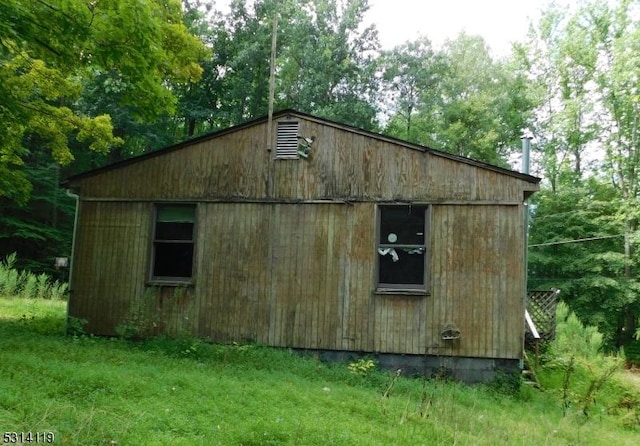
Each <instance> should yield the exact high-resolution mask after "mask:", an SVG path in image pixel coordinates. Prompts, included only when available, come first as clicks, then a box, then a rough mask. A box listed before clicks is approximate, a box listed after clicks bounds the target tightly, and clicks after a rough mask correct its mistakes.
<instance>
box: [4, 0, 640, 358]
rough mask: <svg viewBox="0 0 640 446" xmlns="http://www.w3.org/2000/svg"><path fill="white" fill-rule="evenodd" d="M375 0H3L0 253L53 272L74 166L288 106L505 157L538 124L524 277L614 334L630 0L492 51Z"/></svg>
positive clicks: (535, 27) (551, 15)
mask: <svg viewBox="0 0 640 446" xmlns="http://www.w3.org/2000/svg"><path fill="white" fill-rule="evenodd" d="M367 8H368V5H367V0H342V1H340V0H255V1H250V2H249V1H245V0H234V1H233V2H232V3H231V8H230V10H229V11H228V12H227V13H225V14H222V13H221V12H219V11H216V10H215V9H214V8H213V7H212V6H211V5H210V4H209V3H207V2H206V1H202V0H183V1H182V2H181V1H179V0H139V1H136V2H130V1H129V0H97V1H88V0H57V1H50V0H5V1H3V5H2V7H0V122H2V125H1V126H0V256H2V257H4V256H6V255H7V254H9V253H12V252H17V253H18V259H19V262H20V266H21V267H22V268H26V269H30V270H32V271H37V272H40V271H44V272H48V273H50V274H55V275H58V276H61V277H62V278H64V274H65V270H64V269H61V270H56V269H54V258H55V257H59V256H63V257H69V256H70V254H71V239H72V232H73V219H74V209H75V202H74V200H73V199H72V198H71V197H69V196H67V194H66V193H65V190H64V189H62V188H60V187H59V184H60V182H61V181H62V180H63V179H64V178H65V177H67V176H68V175H70V174H73V173H78V172H81V171H84V170H87V169H91V168H95V167H98V166H102V165H105V164H107V163H111V162H114V161H117V160H121V159H125V158H128V157H132V156H136V155H139V154H142V153H145V152H148V151H152V150H157V149H159V148H161V147H164V146H166V145H169V144H172V143H175V142H177V141H181V140H184V139H187V138H191V137H194V136H197V135H199V134H202V133H205V132H210V131H215V130H218V129H221V128H225V127H228V126H231V125H235V124H239V123H241V122H243V121H246V120H249V119H253V118H257V117H261V116H264V115H266V114H267V108H268V91H269V67H270V55H271V41H272V30H273V21H274V17H276V16H277V17H278V30H277V53H276V64H275V67H276V86H275V92H276V94H275V109H282V108H286V107H292V108H295V109H298V110H300V111H303V112H308V113H312V114H316V115H319V116H322V117H325V118H329V119H332V120H336V121H340V122H344V123H348V124H351V125H354V126H357V127H361V128H364V129H367V130H371V131H375V132H381V133H385V134H388V135H391V136H395V137H398V138H402V139H406V140H409V141H413V142H417V143H420V144H424V145H427V146H430V147H432V148H435V149H439V150H444V151H448V152H453V153H455V154H458V155H462V156H467V157H471V158H474V159H478V160H482V161H487V162H490V163H493V164H497V165H501V166H505V167H510V166H511V167H516V164H515V163H516V162H517V160H518V159H519V153H520V147H521V141H520V138H521V136H522V134H523V131H525V130H527V131H530V132H532V134H533V135H534V140H533V153H532V170H531V171H532V173H533V174H534V175H538V176H540V177H542V178H543V186H542V190H541V191H540V192H539V193H537V194H535V195H534V197H533V199H532V200H531V205H530V210H531V220H530V221H531V226H530V247H529V288H530V289H550V288H558V289H560V290H561V292H560V294H559V295H560V297H561V298H562V299H563V300H564V301H566V302H567V303H568V304H569V305H570V307H571V309H572V310H573V311H575V312H576V313H577V314H578V316H579V317H580V318H581V319H582V320H583V321H584V322H585V323H588V324H591V325H597V326H598V327H599V329H600V330H601V332H602V333H604V335H605V339H606V344H607V347H608V348H610V349H614V348H616V347H619V346H621V345H626V344H628V343H630V342H631V341H632V339H633V335H634V333H635V331H636V327H637V324H638V320H637V319H638V315H639V314H640V281H639V280H638V266H639V262H640V258H639V255H640V252H639V251H638V249H637V247H638V244H639V243H640V233H639V232H638V222H639V218H640V206H638V195H639V188H640V141H639V138H640V133H639V124H640V119H639V118H640V20H639V13H640V1H638V0H617V1H610V2H602V1H600V0H591V1H585V2H582V3H580V6H579V7H578V9H576V10H575V11H567V10H566V9H560V8H558V7H554V6H551V7H549V8H548V9H547V10H546V11H544V13H543V14H542V16H541V19H540V21H539V22H538V23H532V24H531V27H530V31H529V34H528V38H527V39H526V41H523V42H519V43H516V44H514V46H513V49H512V52H511V54H510V56H509V57H506V58H500V59H498V58H495V57H493V56H492V53H491V52H490V49H489V48H488V47H487V44H486V42H485V41H484V40H483V39H482V38H481V37H479V36H473V35H467V34H460V35H459V36H458V37H457V38H456V39H454V40H450V41H447V42H445V43H444V44H443V45H442V46H441V47H438V48H435V47H434V46H433V45H432V44H431V42H430V40H429V38H428V36H426V35H425V36H421V37H418V38H416V40H413V41H408V42H406V43H405V44H403V45H400V46H398V47H396V48H393V49H391V50H384V51H383V50H382V49H381V47H380V44H379V42H378V39H377V31H376V28H375V26H373V25H372V26H366V24H365V23H364V14H365V12H366V11H367Z"/></svg>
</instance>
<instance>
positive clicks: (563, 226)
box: [529, 180, 640, 350]
mask: <svg viewBox="0 0 640 446" xmlns="http://www.w3.org/2000/svg"><path fill="white" fill-rule="evenodd" d="M619 203H620V201H619V198H618V194H617V192H616V190H615V189H614V188H612V187H611V186H608V185H606V184H602V183H600V182H598V181H595V180H591V181H588V182H585V184H584V185H583V186H582V187H573V186H571V187H563V188H558V189H557V190H556V191H553V190H549V189H546V190H543V191H541V192H539V193H538V194H536V195H534V197H533V199H532V208H533V211H532V218H531V227H530V241H529V243H530V248H529V288H530V289H550V288H558V289H560V290H561V293H560V297H561V298H562V299H563V300H564V301H565V302H567V303H568V304H569V306H570V307H571V309H572V310H573V311H574V312H575V313H576V314H577V315H578V317H579V318H580V319H581V320H583V321H584V322H585V323H587V324H589V325H594V326H597V327H598V329H599V331H600V332H601V333H602V334H603V335H604V343H605V348H606V349H607V350H612V349H614V348H616V347H617V346H619V345H622V344H624V343H626V342H627V341H628V340H629V339H628V338H629V334H630V333H633V330H634V329H633V327H629V326H627V322H626V321H625V319H624V314H625V312H627V311H637V310H640V307H639V305H640V303H639V302H638V297H637V296H638V294H637V293H638V291H639V290H640V282H638V281H637V279H636V278H634V277H628V276H627V275H626V270H627V267H628V266H629V265H630V260H629V259H628V258H626V256H625V254H624V237H623V236H622V234H624V223H622V222H621V221H620V218H619ZM584 239H588V240H584ZM574 240H578V241H579V240H584V241H581V242H580V241H579V242H575V243H574V242H571V241H574ZM567 241H569V242H570V243H565V242H567Z"/></svg>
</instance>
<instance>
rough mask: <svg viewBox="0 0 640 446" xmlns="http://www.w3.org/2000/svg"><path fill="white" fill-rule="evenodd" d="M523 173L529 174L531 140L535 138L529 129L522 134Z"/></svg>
mask: <svg viewBox="0 0 640 446" xmlns="http://www.w3.org/2000/svg"><path fill="white" fill-rule="evenodd" d="M521 139H522V168H521V169H522V173H526V174H529V154H530V152H531V140H532V139H533V138H532V136H531V134H530V133H529V131H528V130H525V132H524V133H523V135H522V138H521Z"/></svg>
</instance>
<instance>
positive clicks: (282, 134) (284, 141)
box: [276, 121, 300, 159]
mask: <svg viewBox="0 0 640 446" xmlns="http://www.w3.org/2000/svg"><path fill="white" fill-rule="evenodd" d="M299 127H300V123H299V122H298V121H279V122H278V135H277V140H276V158H282V159H287V158H289V159H298V158H299V155H298V128H299Z"/></svg>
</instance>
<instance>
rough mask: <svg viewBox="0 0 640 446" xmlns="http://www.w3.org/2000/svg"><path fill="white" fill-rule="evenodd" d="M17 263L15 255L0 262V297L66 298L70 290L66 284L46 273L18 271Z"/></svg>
mask: <svg viewBox="0 0 640 446" xmlns="http://www.w3.org/2000/svg"><path fill="white" fill-rule="evenodd" d="M15 263H16V254H15V253H13V254H10V255H8V256H7V257H6V258H5V259H4V260H2V261H0V296H4V297H11V296H20V297H22V298H24V299H53V300H62V299H65V298H66V293H67V288H68V285H67V284H66V283H64V282H59V281H57V280H51V278H50V277H49V276H48V275H46V274H44V273H42V274H34V273H31V272H29V271H19V270H16V269H15V267H14V266H15Z"/></svg>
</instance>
